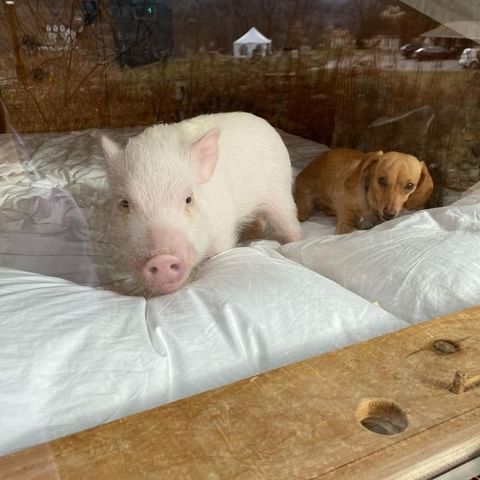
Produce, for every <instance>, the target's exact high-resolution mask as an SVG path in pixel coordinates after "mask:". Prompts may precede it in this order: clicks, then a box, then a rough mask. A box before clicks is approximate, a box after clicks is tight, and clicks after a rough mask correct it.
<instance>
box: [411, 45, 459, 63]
mask: <svg viewBox="0 0 480 480" xmlns="http://www.w3.org/2000/svg"><path fill="white" fill-rule="evenodd" d="M457 56H458V53H457V52H456V50H454V49H448V48H445V47H441V46H437V45H433V46H429V47H421V48H419V49H418V50H415V52H414V53H413V58H415V59H416V60H417V61H421V60H447V59H449V58H456V57H457Z"/></svg>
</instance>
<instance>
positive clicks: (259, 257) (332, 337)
mask: <svg viewBox="0 0 480 480" xmlns="http://www.w3.org/2000/svg"><path fill="white" fill-rule="evenodd" d="M147 321H148V325H149V330H150V338H151V340H152V343H153V345H154V346H155V348H156V349H157V351H158V353H159V354H160V355H162V356H163V357H166V358H168V361H169V378H168V380H167V379H166V380H165V381H166V384H167V385H168V389H169V398H168V400H175V399H178V398H181V397H186V396H188V395H192V394H194V393H198V392H201V391H203V390H207V389H210V388H214V387H218V386H220V385H223V384H226V383H230V382H233V381H236V380H239V379H241V378H245V377H248V376H251V375H255V374H258V373H260V372H263V371H266V370H270V369H273V368H277V367H280V366H282V365H285V364H289V363H292V362H296V361H299V360H303V359H305V358H307V357H311V356H313V355H318V354H321V353H323V352H326V351H330V350H334V349H336V348H339V347H343V346H345V345H348V344H351V343H354V342H358V341H361V340H366V339H369V338H371V337H373V336H376V335H381V334H384V333H386V332H389V331H392V330H397V329H399V328H403V327H405V326H407V324H406V323H404V322H402V321H400V320H399V319H397V318H395V317H394V316H392V315H390V314H389V313H387V312H385V311H384V310H382V309H381V308H379V307H378V306H376V305H373V304H372V303H370V302H367V301H365V300H364V299H362V298H360V297H358V296H357V295H355V294H353V293H351V292H349V291H348V290H345V289H344V288H342V287H340V286H338V285H336V284H335V283H333V282H331V281H330V280H328V279H326V278H324V277H322V276H320V275H318V274H316V273H314V272H312V271H311V270H308V269H306V268H304V267H302V266H301V265H298V264H296V263H294V262H291V261H289V260H287V259H285V258H284V257H282V256H281V255H279V254H278V253H277V252H275V251H273V250H272V249H270V248H268V247H260V246H259V247H257V248H256V249H254V248H248V247H245V248H241V247H238V248H235V249H232V250H228V251H226V252H224V253H222V254H220V255H217V256H216V257H214V258H212V259H211V260H209V261H208V262H207V263H205V264H204V265H203V266H202V267H201V268H200V271H199V273H198V275H197V278H196V280H194V281H193V282H192V283H191V284H189V285H188V286H187V287H185V288H184V289H182V290H180V291H179V292H177V293H174V294H171V295H168V296H165V297H156V298H152V299H150V300H148V301H147Z"/></svg>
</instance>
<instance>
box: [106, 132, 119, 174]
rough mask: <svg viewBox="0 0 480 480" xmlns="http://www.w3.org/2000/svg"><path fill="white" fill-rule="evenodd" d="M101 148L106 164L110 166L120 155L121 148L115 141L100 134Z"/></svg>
mask: <svg viewBox="0 0 480 480" xmlns="http://www.w3.org/2000/svg"><path fill="white" fill-rule="evenodd" d="M102 148H103V153H104V155H105V160H106V162H107V165H108V166H109V167H112V166H113V165H114V164H115V163H116V162H117V160H118V158H119V157H120V154H121V153H122V149H121V148H120V146H119V145H118V144H117V143H115V142H114V141H113V140H110V138H108V137H106V136H105V135H103V136H102Z"/></svg>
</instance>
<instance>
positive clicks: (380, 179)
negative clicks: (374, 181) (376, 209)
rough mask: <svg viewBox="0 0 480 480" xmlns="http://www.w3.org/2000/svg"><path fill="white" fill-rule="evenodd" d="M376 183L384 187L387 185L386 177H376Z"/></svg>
mask: <svg viewBox="0 0 480 480" xmlns="http://www.w3.org/2000/svg"><path fill="white" fill-rule="evenodd" d="M378 184H379V185H380V186H382V187H386V186H387V185H388V182H387V177H380V178H379V179H378Z"/></svg>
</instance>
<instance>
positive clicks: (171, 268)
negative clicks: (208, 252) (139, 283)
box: [142, 254, 187, 294]
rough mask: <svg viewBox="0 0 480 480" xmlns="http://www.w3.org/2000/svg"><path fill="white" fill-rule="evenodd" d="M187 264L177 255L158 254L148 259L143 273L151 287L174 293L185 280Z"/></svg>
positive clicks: (157, 290) (156, 290) (159, 290)
mask: <svg viewBox="0 0 480 480" xmlns="http://www.w3.org/2000/svg"><path fill="white" fill-rule="evenodd" d="M186 273H187V266H186V264H185V262H184V261H183V260H182V259H180V258H178V257H176V256H175V255H168V254H163V255H156V256H154V257H152V258H150V259H148V260H147V261H146V262H145V264H144V265H143V267H142V275H143V277H144V279H145V280H146V282H147V283H148V285H149V287H150V288H151V289H152V290H153V291H155V292H158V293H163V294H165V293H172V292H174V291H175V290H178V289H179V288H180V287H181V286H182V285H183V282H184V280H185V275H186Z"/></svg>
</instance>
